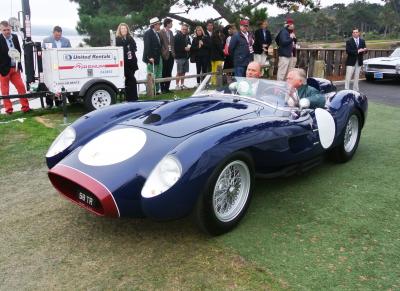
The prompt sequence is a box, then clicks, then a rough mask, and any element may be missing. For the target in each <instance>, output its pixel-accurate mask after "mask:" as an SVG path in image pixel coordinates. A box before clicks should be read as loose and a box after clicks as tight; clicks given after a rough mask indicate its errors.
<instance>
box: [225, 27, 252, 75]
mask: <svg viewBox="0 0 400 291" xmlns="http://www.w3.org/2000/svg"><path fill="white" fill-rule="evenodd" d="M249 41H250V42H251V43H250V45H253V36H252V35H251V33H249ZM229 54H230V55H232V56H233V64H234V66H235V67H247V65H248V64H249V63H250V62H251V61H253V59H254V58H253V54H252V53H250V49H249V43H248V42H247V40H246V38H245V36H244V35H243V33H241V32H236V33H235V34H233V35H232V38H231V41H230V43H229Z"/></svg>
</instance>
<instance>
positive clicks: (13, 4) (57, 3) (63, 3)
mask: <svg viewBox="0 0 400 291" xmlns="http://www.w3.org/2000/svg"><path fill="white" fill-rule="evenodd" d="M0 1H1V10H0V19H1V20H8V19H9V18H10V17H11V16H13V17H17V14H18V11H19V10H21V0H0ZM351 2H353V0H339V1H337V0H336V1H329V0H321V6H322V7H325V6H329V5H332V4H334V3H344V4H349V3H351ZM367 2H369V3H380V4H382V1H381V0H367ZM30 6H31V14H32V16H31V19H32V25H41V26H42V25H47V26H55V25H59V26H61V27H63V28H67V27H68V28H72V29H74V28H75V27H76V24H77V22H78V20H79V17H78V12H77V7H78V5H77V4H76V3H71V2H70V1H69V0H30ZM267 8H268V15H269V16H276V15H277V14H279V13H283V12H284V11H282V10H280V9H279V8H277V7H276V6H274V5H268V6H267ZM174 12H175V11H174ZM191 16H192V17H196V18H198V19H200V20H206V19H208V18H210V17H217V16H218V14H217V13H216V12H215V11H214V10H211V9H209V8H203V9H200V10H199V11H193V12H190V13H189V17H191Z"/></svg>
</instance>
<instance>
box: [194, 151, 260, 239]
mask: <svg viewBox="0 0 400 291" xmlns="http://www.w3.org/2000/svg"><path fill="white" fill-rule="evenodd" d="M253 184H254V166H253V162H252V160H251V157H250V156H249V155H248V154H246V153H244V152H237V153H235V154H233V155H231V156H230V157H229V158H227V159H225V161H224V162H222V163H221V164H220V165H219V166H217V167H216V169H215V170H214V171H213V173H212V175H211V176H210V178H209V179H208V182H207V184H206V186H205V188H204V190H203V192H202V194H201V196H200V197H199V200H198V202H197V204H196V207H195V212H194V215H195V220H196V222H197V224H198V226H199V227H200V228H201V229H202V230H203V231H205V232H207V233H209V234H211V235H220V234H223V233H226V232H228V231H230V230H231V229H233V228H234V227H236V225H237V224H238V223H239V222H240V220H241V219H242V218H243V216H244V214H245V213H246V210H247V208H248V206H249V204H250V200H251V197H252V188H253Z"/></svg>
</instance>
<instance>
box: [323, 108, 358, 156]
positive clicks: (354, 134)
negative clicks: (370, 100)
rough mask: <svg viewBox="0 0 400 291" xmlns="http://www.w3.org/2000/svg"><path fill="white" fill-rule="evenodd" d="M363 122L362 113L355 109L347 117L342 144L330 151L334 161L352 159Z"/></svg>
mask: <svg viewBox="0 0 400 291" xmlns="http://www.w3.org/2000/svg"><path fill="white" fill-rule="evenodd" d="M361 124H362V119H361V115H360V113H359V112H358V111H357V110H353V111H352V112H351V113H350V115H349V118H348V119H347V122H346V126H345V128H344V132H343V133H342V135H341V142H340V144H339V145H338V146H336V147H335V148H333V149H332V151H331V152H330V156H331V158H332V159H333V160H334V161H336V162H339V163H345V162H347V161H349V160H351V159H352V157H353V156H354V154H355V152H356V150H357V147H358V143H359V141H360V135H361V127H362V126H361Z"/></svg>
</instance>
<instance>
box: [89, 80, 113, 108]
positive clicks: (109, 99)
mask: <svg viewBox="0 0 400 291" xmlns="http://www.w3.org/2000/svg"><path fill="white" fill-rule="evenodd" d="M116 98H117V93H116V92H115V91H114V90H113V89H112V88H111V87H110V86H108V85H106V84H97V85H94V86H92V87H91V88H90V89H89V90H88V91H87V92H86V95H85V106H86V108H87V109H88V110H90V111H92V110H96V109H100V108H103V107H107V106H110V105H111V104H115V102H116Z"/></svg>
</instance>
